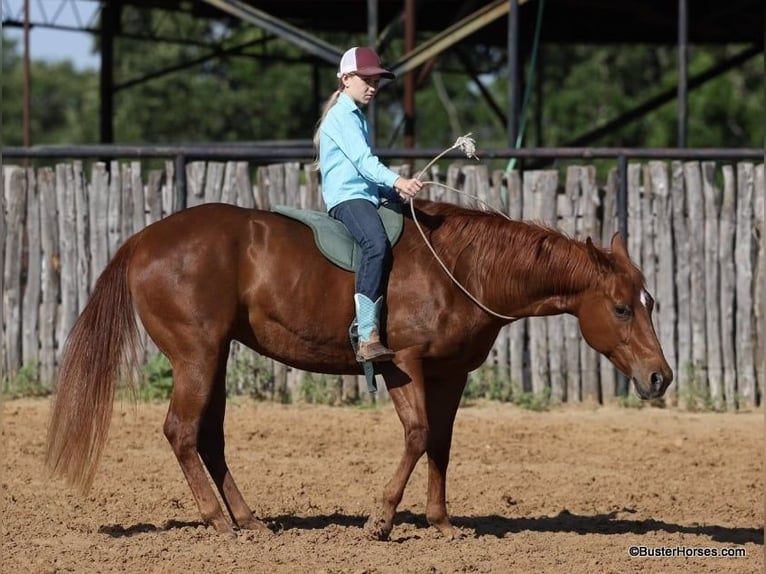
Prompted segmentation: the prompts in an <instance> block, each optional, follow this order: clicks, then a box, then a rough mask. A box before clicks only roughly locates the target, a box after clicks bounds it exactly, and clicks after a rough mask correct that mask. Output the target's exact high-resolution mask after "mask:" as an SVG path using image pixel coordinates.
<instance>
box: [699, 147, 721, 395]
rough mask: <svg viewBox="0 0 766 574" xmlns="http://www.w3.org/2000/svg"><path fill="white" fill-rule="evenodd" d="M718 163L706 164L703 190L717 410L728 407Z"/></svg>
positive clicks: (710, 369)
mask: <svg viewBox="0 0 766 574" xmlns="http://www.w3.org/2000/svg"><path fill="white" fill-rule="evenodd" d="M715 168H716V166H715V163H714V162H711V161H708V162H705V163H703V164H702V191H703V193H704V196H705V268H704V269H705V271H704V275H705V301H706V305H705V332H706V335H707V344H706V348H707V373H708V382H709V386H710V398H711V400H712V402H713V406H714V407H715V408H716V409H722V408H723V406H724V391H723V365H722V364H721V310H720V307H719V305H718V301H719V300H720V298H721V295H720V292H719V269H720V267H719V265H718V227H719V219H720V210H721V192H720V190H719V189H718V185H717V184H716V181H715V175H716V174H715Z"/></svg>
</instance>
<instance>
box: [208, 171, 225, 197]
mask: <svg viewBox="0 0 766 574" xmlns="http://www.w3.org/2000/svg"><path fill="white" fill-rule="evenodd" d="M225 176H226V164H224V163H222V162H219V161H211V162H208V164H207V175H206V176H205V203H218V202H219V201H223V182H224V178H225Z"/></svg>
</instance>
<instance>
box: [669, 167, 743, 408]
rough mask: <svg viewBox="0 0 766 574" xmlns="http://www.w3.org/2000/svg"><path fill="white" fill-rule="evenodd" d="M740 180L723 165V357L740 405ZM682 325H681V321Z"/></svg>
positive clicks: (727, 389) (732, 400)
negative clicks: (737, 300)
mask: <svg viewBox="0 0 766 574" xmlns="http://www.w3.org/2000/svg"><path fill="white" fill-rule="evenodd" d="M736 186H737V184H736V180H735V178H734V169H733V168H732V166H730V165H725V166H723V197H722V198H721V219H720V221H719V224H720V227H719V238H718V239H719V242H718V260H719V265H720V267H721V275H720V278H721V360H722V363H723V388H724V395H725V399H726V408H727V409H728V410H730V411H734V410H736V409H737V397H736V390H737V358H736V353H735V351H734V338H735V332H736V330H735V323H734V292H735V286H736V280H735V275H734V273H735V271H734V234H735V231H736V227H737V211H736V210H737V187H736ZM679 328H680V325H679Z"/></svg>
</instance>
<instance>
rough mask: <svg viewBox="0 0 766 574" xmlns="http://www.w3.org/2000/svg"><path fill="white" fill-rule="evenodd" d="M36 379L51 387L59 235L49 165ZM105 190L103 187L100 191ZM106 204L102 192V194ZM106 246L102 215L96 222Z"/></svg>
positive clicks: (44, 172) (43, 181) (42, 173)
mask: <svg viewBox="0 0 766 574" xmlns="http://www.w3.org/2000/svg"><path fill="white" fill-rule="evenodd" d="M37 180H38V183H39V186H40V193H39V199H40V248H41V250H42V255H41V261H40V287H41V291H42V293H41V297H42V303H41V306H40V380H41V381H42V383H43V384H45V385H47V386H48V387H49V388H52V387H53V380H54V378H55V375H56V348H57V346H56V319H55V317H56V309H57V308H58V299H59V269H60V259H59V237H58V222H57V215H56V214H57V207H56V204H57V201H56V176H55V174H54V172H53V170H52V169H51V168H50V167H43V168H40V170H39V172H38V176H37ZM104 191H105V190H104ZM104 204H105V205H106V194H104ZM99 227H100V228H101V229H103V230H104V249H106V218H104V219H102V220H101V221H100V225H99Z"/></svg>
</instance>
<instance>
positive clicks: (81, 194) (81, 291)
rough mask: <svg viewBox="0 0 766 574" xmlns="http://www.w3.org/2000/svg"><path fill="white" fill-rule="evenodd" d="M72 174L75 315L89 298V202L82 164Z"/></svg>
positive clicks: (78, 162)
mask: <svg viewBox="0 0 766 574" xmlns="http://www.w3.org/2000/svg"><path fill="white" fill-rule="evenodd" d="M72 170H73V174H74V204H75V229H76V233H77V236H76V237H77V238H76V241H75V247H76V248H77V260H76V267H75V269H76V274H77V275H76V279H77V315H78V316H79V314H80V313H81V312H82V310H83V309H85V305H86V304H87V303H88V297H89V296H90V266H91V261H90V260H91V253H90V245H89V239H90V202H89V200H88V184H87V182H86V181H85V177H84V176H83V171H82V162H81V161H75V162H74V164H73V166H72Z"/></svg>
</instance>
